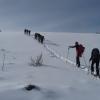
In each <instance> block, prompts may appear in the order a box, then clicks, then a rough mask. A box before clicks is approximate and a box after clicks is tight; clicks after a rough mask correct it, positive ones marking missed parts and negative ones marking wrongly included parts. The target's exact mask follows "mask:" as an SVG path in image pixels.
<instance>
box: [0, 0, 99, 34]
mask: <svg viewBox="0 0 100 100" xmlns="http://www.w3.org/2000/svg"><path fill="white" fill-rule="evenodd" d="M25 28H28V29H31V30H32V31H34V32H36V31H38V32H100V0H0V29H1V30H2V31H22V30H24V29H25Z"/></svg>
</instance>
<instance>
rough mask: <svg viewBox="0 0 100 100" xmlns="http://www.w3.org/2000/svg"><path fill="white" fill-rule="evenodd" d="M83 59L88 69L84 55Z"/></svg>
mask: <svg viewBox="0 0 100 100" xmlns="http://www.w3.org/2000/svg"><path fill="white" fill-rule="evenodd" d="M83 59H84V63H85V66H86V67H88V66H87V63H86V60H85V57H84V54H83Z"/></svg>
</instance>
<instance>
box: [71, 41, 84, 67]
mask: <svg viewBox="0 0 100 100" xmlns="http://www.w3.org/2000/svg"><path fill="white" fill-rule="evenodd" d="M69 48H76V65H77V67H80V57H82V54H83V52H84V50H85V47H83V45H82V44H79V43H78V42H77V41H76V42H75V45H73V46H69Z"/></svg>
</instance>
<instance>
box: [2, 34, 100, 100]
mask: <svg viewBox="0 0 100 100" xmlns="http://www.w3.org/2000/svg"><path fill="white" fill-rule="evenodd" d="M41 34H43V35H45V38H46V40H45V45H42V44H40V43H38V41H37V40H35V39H34V37H32V36H27V35H24V34H23V32H11V33H3V32H2V33H0V69H1V70H0V100H94V99H96V100H99V98H100V96H99V93H100V80H99V79H96V78H94V77H93V76H91V75H90V74H87V72H86V71H83V70H81V69H78V68H76V67H75V66H73V65H72V64H70V63H66V62H65V61H64V60H62V58H61V57H63V58H64V59H65V58H66V56H67V48H68V46H69V45H73V44H74V42H75V41H80V42H81V43H82V44H84V45H85V47H86V51H85V54H84V56H85V59H86V61H87V62H86V63H87V65H88V59H89V57H90V52H91V49H92V48H93V47H98V48H99V49H100V45H99V41H100V35H99V34H76V33H41ZM46 47H47V48H46ZM48 48H49V50H48ZM3 50H5V51H3ZM50 51H53V52H54V53H55V54H56V55H57V56H58V58H60V59H58V58H57V57H53V55H52V53H51V52H50ZM3 53H4V54H5V62H4V67H3V71H2V66H3ZM41 53H42V54H43V61H44V64H43V66H41V67H33V66H30V65H29V63H30V59H31V57H36V56H37V55H39V54H41ZM68 59H70V60H71V61H73V62H75V50H74V49H71V50H70V51H69V56H68ZM81 61H82V63H83V64H84V60H83V59H81ZM27 84H35V85H37V86H39V87H40V90H32V91H26V90H25V89H24V87H25V86H26V85H27Z"/></svg>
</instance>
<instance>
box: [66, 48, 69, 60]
mask: <svg viewBox="0 0 100 100" xmlns="http://www.w3.org/2000/svg"><path fill="white" fill-rule="evenodd" d="M68 56H69V48H68V50H67V57H66V58H67V59H68Z"/></svg>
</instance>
